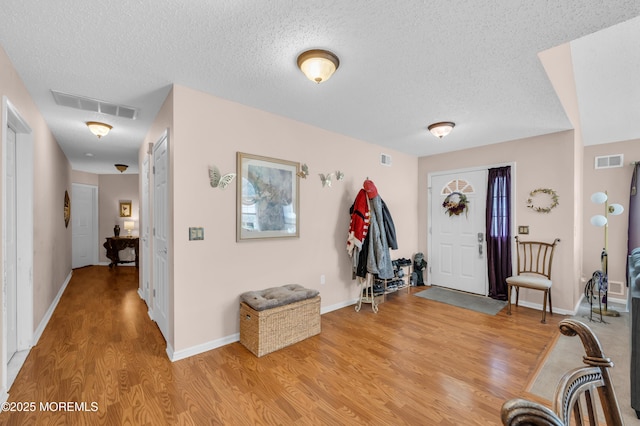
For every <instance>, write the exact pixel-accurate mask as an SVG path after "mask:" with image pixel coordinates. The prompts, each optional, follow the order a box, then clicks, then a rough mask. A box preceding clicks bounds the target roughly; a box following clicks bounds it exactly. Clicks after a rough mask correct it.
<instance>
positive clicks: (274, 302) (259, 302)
mask: <svg viewBox="0 0 640 426" xmlns="http://www.w3.org/2000/svg"><path fill="white" fill-rule="evenodd" d="M319 293H320V292H319V291H318V290H313V289H308V288H304V287H302V286H301V285H299V284H287V285H283V286H282V287H271V288H267V289H265V290H258V291H247V292H246V293H242V294H241V295H240V301H241V302H244V303H246V304H247V305H249V306H251V307H252V308H253V309H254V310H256V311H263V310H265V309H271V308H275V307H278V306H283V305H288V304H290V303H294V302H299V301H300V300H306V299H311V298H313V297H316V296H317V295H318V294H319Z"/></svg>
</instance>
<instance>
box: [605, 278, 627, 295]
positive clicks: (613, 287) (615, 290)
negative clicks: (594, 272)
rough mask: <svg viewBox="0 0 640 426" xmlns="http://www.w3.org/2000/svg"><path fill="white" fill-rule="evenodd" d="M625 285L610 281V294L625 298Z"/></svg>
mask: <svg viewBox="0 0 640 426" xmlns="http://www.w3.org/2000/svg"><path fill="white" fill-rule="evenodd" d="M624 287H625V285H624V284H623V283H621V282H619V281H609V290H608V292H609V294H617V295H620V296H624Z"/></svg>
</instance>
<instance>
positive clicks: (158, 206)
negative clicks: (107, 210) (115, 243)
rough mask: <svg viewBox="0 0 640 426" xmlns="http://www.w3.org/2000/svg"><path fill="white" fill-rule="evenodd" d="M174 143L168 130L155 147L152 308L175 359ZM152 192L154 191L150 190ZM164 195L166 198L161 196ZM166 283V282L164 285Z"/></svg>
mask: <svg viewBox="0 0 640 426" xmlns="http://www.w3.org/2000/svg"><path fill="white" fill-rule="evenodd" d="M163 145H164V150H165V151H166V152H165V154H164V161H165V162H166V163H165V164H164V166H165V169H164V170H165V171H164V173H165V179H166V184H165V185H164V189H163V190H162V191H164V193H159V192H158V191H159V190H158V189H157V187H158V182H159V180H158V176H159V166H158V163H157V156H156V153H157V152H159V151H160V150H161V149H162V148H163ZM170 150H171V147H170V140H169V129H166V130H165V131H164V132H163V134H162V135H161V136H160V138H159V139H158V141H157V142H156V143H155V144H154V146H153V213H152V214H153V226H152V240H153V241H152V250H153V254H152V257H153V261H152V262H153V272H152V273H151V274H152V281H151V289H150V291H151V301H152V302H151V305H152V306H153V308H152V313H153V320H154V321H155V322H156V324H158V328H159V329H160V332H161V333H162V335H163V336H164V338H165V341H166V342H167V354H168V355H169V358H170V359H171V358H172V356H173V354H172V352H173V346H172V339H171V335H172V327H171V324H170V323H171V318H172V315H171V312H170V307H171V306H172V305H173V301H172V300H171V299H170V296H171V291H170V289H169V288H170V285H171V278H170V273H171V271H170V269H171V267H170V265H171V259H172V254H171V226H170V220H169V218H168V214H169V204H168V203H169V193H170V190H169V186H170V182H171V170H170V169H171V167H170V159H169V156H170ZM150 190H151V189H150ZM160 195H162V196H160ZM162 280H164V281H162Z"/></svg>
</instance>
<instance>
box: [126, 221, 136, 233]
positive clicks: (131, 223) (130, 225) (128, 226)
mask: <svg viewBox="0 0 640 426" xmlns="http://www.w3.org/2000/svg"><path fill="white" fill-rule="evenodd" d="M134 226H135V222H134V221H132V220H125V221H124V229H125V230H126V231H127V235H128V236H131V231H133V227H134Z"/></svg>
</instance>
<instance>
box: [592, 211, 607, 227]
mask: <svg viewBox="0 0 640 426" xmlns="http://www.w3.org/2000/svg"><path fill="white" fill-rule="evenodd" d="M591 224H592V225H593V226H600V227H601V226H605V225H606V224H607V218H606V217H604V216H602V215H601V214H597V215H595V216H592V217H591Z"/></svg>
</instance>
